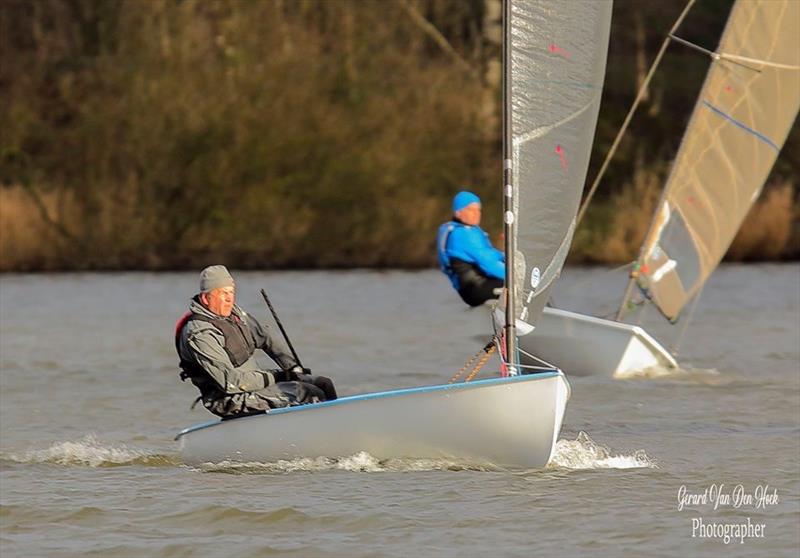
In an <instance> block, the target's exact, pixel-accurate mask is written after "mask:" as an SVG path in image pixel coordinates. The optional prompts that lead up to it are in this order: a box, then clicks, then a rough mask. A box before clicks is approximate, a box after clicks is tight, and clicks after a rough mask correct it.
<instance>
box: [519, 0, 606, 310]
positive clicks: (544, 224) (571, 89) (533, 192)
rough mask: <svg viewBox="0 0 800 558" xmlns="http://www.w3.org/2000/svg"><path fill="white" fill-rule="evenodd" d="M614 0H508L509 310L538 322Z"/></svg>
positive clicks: (572, 196) (560, 260)
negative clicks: (511, 225) (511, 192)
mask: <svg viewBox="0 0 800 558" xmlns="http://www.w3.org/2000/svg"><path fill="white" fill-rule="evenodd" d="M611 10H612V2H611V0H570V1H569V2H554V1H552V0H510V6H509V19H510V21H509V24H510V41H509V44H508V50H509V52H508V58H509V59H510V68H509V70H508V71H507V73H506V75H507V80H508V81H509V84H508V85H507V87H509V92H510V107H508V108H509V112H510V114H509V116H508V117H507V118H508V123H507V125H509V126H510V133H509V134H507V141H508V140H510V142H511V145H510V150H509V151H510V153H509V155H510V158H511V168H512V178H511V184H512V188H513V189H514V195H513V200H514V202H513V204H514V205H513V220H514V221H515V224H516V227H515V229H514V230H515V233H514V234H515V238H514V239H513V244H514V245H515V246H516V251H515V254H514V258H513V262H514V263H513V267H514V269H513V278H511V281H509V284H511V285H513V288H514V294H515V305H514V306H515V308H514V310H515V316H516V317H517V318H519V319H521V320H523V321H525V322H527V323H528V324H535V322H536V319H537V318H538V316H539V315H540V314H541V312H542V309H543V308H544V306H545V304H546V303H547V299H548V297H549V293H550V289H551V287H552V285H553V282H554V281H555V279H556V278H557V277H558V275H559V274H560V272H561V268H562V266H563V265H564V261H565V259H566V257H567V253H568V252H569V247H570V243H571V242H572V235H573V233H574V230H575V215H576V213H577V210H578V204H579V202H580V197H581V190H582V189H583V184H584V181H585V178H586V170H587V167H588V165H589V156H590V154H591V147H592V141H593V138H594V131H595V125H596V123H597V113H598V110H599V108H600V97H601V94H602V88H603V79H604V76H605V67H606V53H607V51H608V37H609V31H610V25H611Z"/></svg>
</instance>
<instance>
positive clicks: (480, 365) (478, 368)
mask: <svg viewBox="0 0 800 558" xmlns="http://www.w3.org/2000/svg"><path fill="white" fill-rule="evenodd" d="M494 350H495V347H494V345H492V346H491V347H490V348H489V350H488V351H486V354H485V355H483V358H481V360H480V361H479V362H478V364H477V365H476V366H475V368H473V369H472V372H470V373H469V376H467V379H466V380H464V382H471V381H472V379H473V378H474V377H475V376H477V375H478V372H480V371H481V368H483V366H484V365H485V364H486V363H487V362H489V358H490V357H491V356H492V353H494Z"/></svg>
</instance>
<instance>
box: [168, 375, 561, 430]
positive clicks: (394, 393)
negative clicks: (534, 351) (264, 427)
mask: <svg viewBox="0 0 800 558" xmlns="http://www.w3.org/2000/svg"><path fill="white" fill-rule="evenodd" d="M559 374H560V372H559V371H557V370H553V371H550V372H539V373H537V374H527V375H524V376H510V377H508V378H488V379H486V380H475V381H474V382H459V383H456V384H439V385H434V386H421V387H415V388H404V389H395V390H391V391H378V392H375V393H364V394H361V395H351V396H348V397H340V398H339V399H336V400H335V401H325V402H323V403H314V404H311V405H296V406H294V407H282V408H280V409H272V410H271V411H270V412H269V413H267V414H259V415H250V416H248V417H242V418H239V419H232V420H245V419H247V418H258V417H265V416H270V415H283V414H286V413H299V412H301V411H306V410H309V409H319V408H320V407H333V406H336V405H347V404H348V403H355V402H357V401H367V400H370V399H383V398H385V397H400V396H403V395H411V394H417V393H433V392H437V391H448V390H458V389H470V388H475V387H481V386H486V385H493V384H504V383H505V384H511V383H514V382H523V381H531V380H542V379H545V378H553V377H555V376H558V375H559ZM226 422H230V421H229V420H226V421H223V420H212V421H209V422H204V423H201V424H196V425H194V426H190V427H189V428H186V429H184V430H181V431H180V432H179V433H178V435H177V436H175V439H176V440H177V439H179V438H180V437H181V436H183V435H184V434H188V433H190V432H195V431H197V430H202V429H204V428H209V427H211V426H216V425H219V424H223V423H226Z"/></svg>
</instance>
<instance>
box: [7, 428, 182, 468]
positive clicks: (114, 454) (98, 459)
mask: <svg viewBox="0 0 800 558" xmlns="http://www.w3.org/2000/svg"><path fill="white" fill-rule="evenodd" d="M0 458H1V459H2V460H3V461H11V462H16V463H49V464H53V465H71V466H84V467H122V466H126V465H148V466H168V465H178V464H180V462H181V461H180V458H179V456H178V455H166V454H158V453H153V452H149V451H145V450H141V449H133V448H129V447H127V446H125V445H124V444H122V445H116V446H113V445H108V444H104V443H102V442H100V441H99V440H97V438H95V437H94V436H93V435H88V436H84V437H83V438H82V439H80V440H78V441H77V442H71V441H70V442H58V443H54V444H53V445H51V446H50V447H49V448H47V449H38V450H37V449H34V450H28V451H25V452H20V453H9V454H6V453H3V454H0Z"/></svg>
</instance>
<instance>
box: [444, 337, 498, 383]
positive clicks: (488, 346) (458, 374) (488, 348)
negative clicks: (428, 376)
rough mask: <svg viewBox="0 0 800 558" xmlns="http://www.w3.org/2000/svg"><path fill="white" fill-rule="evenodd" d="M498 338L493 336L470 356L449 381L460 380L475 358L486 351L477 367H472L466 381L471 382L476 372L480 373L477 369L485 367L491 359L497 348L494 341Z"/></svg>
mask: <svg viewBox="0 0 800 558" xmlns="http://www.w3.org/2000/svg"><path fill="white" fill-rule="evenodd" d="M496 339H497V337H496V336H493V337H492V338H491V339H490V340H489V342H488V343H486V345H484V346H483V348H482V349H481V350H480V351H478V352H477V353H475V354H474V355H472V356H471V357H470V358H469V360H467V362H465V363H464V366H462V367H461V370H459V371H458V372H456V373H455V374H453V377H452V378H450V381H449V382H448V383H450V384H452V383H454V382H455V381H456V380H458V379H459V378H460V377H461V375H462V374H463V373H464V372H465V371H466V370H467V368H469V367H470V366H472V364H473V363H474V362H475V360H476V359H477V358H478V357H479V356H481V353H485V354H484V357H483V358H482V359H481V360H480V361H478V364H476V365H475V367H474V368H473V369H472V371H471V372H470V374H469V376H468V377H467V379H466V380H465V381H467V382H469V381H470V380H471V379H472V378H474V377H475V374H477V373H478V372H477V371H478V370H480V369H481V368H482V367H483V365H484V364H486V361H488V360H489V357H490V356H491V354H492V353H493V352H494V350H495V345H494V342H495V340H496Z"/></svg>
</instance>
